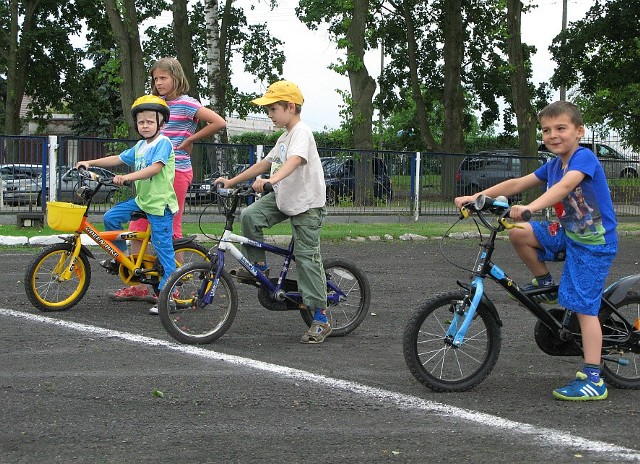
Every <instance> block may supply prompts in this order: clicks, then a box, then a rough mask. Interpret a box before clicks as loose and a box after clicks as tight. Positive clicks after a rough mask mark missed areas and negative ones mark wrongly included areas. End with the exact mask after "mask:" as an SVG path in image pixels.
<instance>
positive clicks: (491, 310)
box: [457, 281, 502, 327]
mask: <svg viewBox="0 0 640 464" xmlns="http://www.w3.org/2000/svg"><path fill="white" fill-rule="evenodd" d="M457 283H458V285H460V286H461V287H462V288H464V289H465V290H467V291H468V290H469V288H468V287H467V286H466V285H463V284H462V282H460V281H458V282H457ZM478 306H484V307H485V308H487V310H488V311H489V313H491V315H492V316H493V318H494V319H495V320H496V322H497V323H498V326H500V327H502V320H500V315H499V314H498V309H497V308H496V305H494V304H493V301H491V300H490V299H489V297H488V296H487V294H486V293H483V294H482V298H481V299H480V304H479V305H478Z"/></svg>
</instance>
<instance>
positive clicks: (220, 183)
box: [213, 177, 232, 190]
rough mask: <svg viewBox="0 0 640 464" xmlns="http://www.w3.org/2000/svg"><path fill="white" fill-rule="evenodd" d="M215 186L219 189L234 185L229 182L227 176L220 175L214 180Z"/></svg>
mask: <svg viewBox="0 0 640 464" xmlns="http://www.w3.org/2000/svg"><path fill="white" fill-rule="evenodd" d="M213 186H214V187H215V189H216V190H217V189H219V188H230V187H232V184H231V183H230V182H229V179H227V178H226V177H218V178H217V179H216V180H214V181H213Z"/></svg>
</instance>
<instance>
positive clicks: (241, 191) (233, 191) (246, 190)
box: [215, 182, 273, 197]
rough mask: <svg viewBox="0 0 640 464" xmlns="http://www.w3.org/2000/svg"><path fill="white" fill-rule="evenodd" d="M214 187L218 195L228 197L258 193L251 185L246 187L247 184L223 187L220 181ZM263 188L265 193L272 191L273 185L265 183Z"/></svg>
mask: <svg viewBox="0 0 640 464" xmlns="http://www.w3.org/2000/svg"><path fill="white" fill-rule="evenodd" d="M215 188H216V192H217V193H218V195H220V196H223V197H230V196H234V195H238V196H250V195H255V194H256V193H258V192H256V191H255V190H254V189H253V188H252V187H247V186H241V187H234V188H224V184H223V183H222V182H218V183H217V184H216V185H215ZM263 188H264V192H265V193H270V192H273V185H272V184H271V182H267V183H265V184H264V187H263Z"/></svg>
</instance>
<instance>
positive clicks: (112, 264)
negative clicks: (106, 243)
mask: <svg viewBox="0 0 640 464" xmlns="http://www.w3.org/2000/svg"><path fill="white" fill-rule="evenodd" d="M100 266H102V267H103V268H104V269H106V271H107V272H108V273H109V274H111V275H118V271H119V268H120V266H119V264H118V263H117V262H116V261H115V260H113V259H103V260H102V261H100Z"/></svg>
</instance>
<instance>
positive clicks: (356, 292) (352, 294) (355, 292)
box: [300, 258, 371, 337]
mask: <svg viewBox="0 0 640 464" xmlns="http://www.w3.org/2000/svg"><path fill="white" fill-rule="evenodd" d="M322 264H323V266H324V272H325V274H326V276H327V280H328V281H329V282H331V283H332V284H333V285H336V286H337V288H339V289H340V290H341V291H342V292H343V293H344V294H345V296H346V298H345V299H344V300H343V301H340V302H339V303H337V304H335V303H330V302H329V301H330V300H328V301H327V320H328V322H329V324H330V325H331V328H332V332H331V335H330V336H331V337H343V336H345V335H347V334H349V333H351V332H353V331H354V330H355V329H356V328H357V327H358V326H359V325H360V324H361V323H362V321H363V320H364V318H365V317H366V316H367V313H368V312H369V305H370V304H371V287H370V285H369V279H367V276H366V275H365V273H364V272H362V270H360V269H359V268H358V267H357V266H356V265H355V264H353V263H352V262H351V261H347V260H345V259H342V258H327V259H325V260H323V261H322ZM327 292H328V294H329V295H328V296H331V294H332V292H334V290H333V288H331V286H330V285H327ZM300 314H301V315H302V318H303V319H304V322H305V323H306V324H307V326H308V327H309V326H311V323H312V322H313V312H312V311H310V310H308V309H301V310H300Z"/></svg>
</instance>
